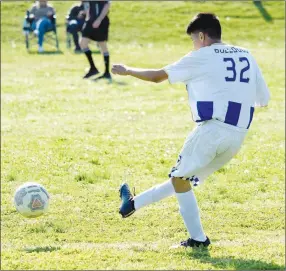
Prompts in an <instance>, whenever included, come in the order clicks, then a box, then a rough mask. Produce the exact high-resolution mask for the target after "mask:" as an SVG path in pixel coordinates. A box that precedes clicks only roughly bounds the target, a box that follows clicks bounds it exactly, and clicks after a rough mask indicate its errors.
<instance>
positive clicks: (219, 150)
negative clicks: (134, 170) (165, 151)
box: [169, 120, 247, 186]
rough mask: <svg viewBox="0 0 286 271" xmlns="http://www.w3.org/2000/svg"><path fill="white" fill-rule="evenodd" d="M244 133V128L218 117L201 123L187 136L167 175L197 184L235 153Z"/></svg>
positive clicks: (245, 131) (245, 130)
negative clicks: (174, 163)
mask: <svg viewBox="0 0 286 271" xmlns="http://www.w3.org/2000/svg"><path fill="white" fill-rule="evenodd" d="M246 133H247V129H243V128H238V127H235V126H231V125H229V124H225V123H223V122H220V121H218V120H209V121H205V122H202V123H200V124H199V125H198V126H197V127H196V128H195V129H194V130H193V131H192V132H191V134H190V135H189V136H188V137H187V139H186V141H185V143H184V146H183V148H182V150H181V153H180V155H179V158H178V161H177V164H176V166H175V167H173V168H172V170H171V173H170V174H169V177H178V178H182V179H183V180H190V181H191V182H192V184H193V185H194V186H197V185H198V184H200V183H202V182H203V181H204V180H205V179H206V178H207V177H208V176H209V175H211V174H212V173H213V172H215V171H217V170H218V169H220V168H221V167H222V166H224V165H225V164H226V163H227V162H229V161H230V160H231V159H232V158H233V157H234V156H235V155H236V154H237V152H238V151H239V149H240V147H241V145H242V143H243V141H244V138H245V136H246Z"/></svg>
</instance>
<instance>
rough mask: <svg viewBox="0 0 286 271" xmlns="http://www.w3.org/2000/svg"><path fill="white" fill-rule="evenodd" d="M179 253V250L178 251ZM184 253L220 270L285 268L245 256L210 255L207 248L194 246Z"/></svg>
mask: <svg viewBox="0 0 286 271" xmlns="http://www.w3.org/2000/svg"><path fill="white" fill-rule="evenodd" d="M178 253H179V252H178ZM182 253H186V254H187V256H188V257H190V258H192V259H197V260H199V261H200V262H202V263H206V264H211V265H212V266H213V267H214V268H215V269H222V270H229V269H235V270H285V266H282V265H277V264H275V263H267V262H264V261H260V260H251V259H245V258H234V257H231V256H229V257H227V256H226V257H212V256H211V255H210V253H209V250H208V249H207V248H196V249H192V250H190V251H187V252H181V253H179V254H182Z"/></svg>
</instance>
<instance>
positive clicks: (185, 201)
mask: <svg viewBox="0 0 286 271" xmlns="http://www.w3.org/2000/svg"><path fill="white" fill-rule="evenodd" d="M172 184H173V186H174V189H175V193H176V197H177V200H178V203H179V206H180V213H181V216H182V217H183V220H184V223H185V226H186V228H187V230H188V232H189V234H190V236H191V238H189V239H188V240H187V241H184V242H182V243H181V245H182V246H185V247H187V246H191V247H194V246H199V245H203V246H208V245H209V244H210V240H209V239H208V237H207V236H206V235H205V233H204V230H203V227H202V223H201V219H200V211H199V207H198V203H197V200H196V197H195V194H194V192H193V190H192V187H191V184H190V181H188V180H183V179H181V178H172Z"/></svg>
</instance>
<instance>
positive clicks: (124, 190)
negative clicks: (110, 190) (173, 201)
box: [119, 179, 175, 217]
mask: <svg viewBox="0 0 286 271" xmlns="http://www.w3.org/2000/svg"><path fill="white" fill-rule="evenodd" d="M174 194H175V190H174V187H173V184H172V181H171V179H170V180H168V181H166V182H164V183H162V184H159V185H156V186H153V187H151V188H150V189H148V190H146V191H144V192H143V193H141V194H139V195H138V196H135V197H134V196H133V195H132V193H131V191H130V189H129V186H128V185H127V184H126V183H125V184H123V185H122V186H121V187H120V196H121V199H122V204H121V207H120V208H119V213H120V214H121V215H122V217H128V216H130V215H131V214H133V213H134V212H135V211H138V210H139V209H141V208H143V207H145V206H147V205H149V204H151V203H154V202H157V201H160V200H162V199H164V198H167V197H170V196H172V195H174ZM124 195H127V196H124ZM123 196H124V197H123Z"/></svg>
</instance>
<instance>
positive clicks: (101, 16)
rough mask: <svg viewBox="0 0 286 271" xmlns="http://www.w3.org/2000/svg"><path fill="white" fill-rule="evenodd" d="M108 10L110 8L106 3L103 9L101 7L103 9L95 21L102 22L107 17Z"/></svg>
mask: <svg viewBox="0 0 286 271" xmlns="http://www.w3.org/2000/svg"><path fill="white" fill-rule="evenodd" d="M109 8H110V3H109V2H107V3H106V4H105V5H104V7H103V9H102V11H101V13H100V15H99V16H98V18H97V20H99V21H100V22H102V20H103V19H104V18H105V16H106V15H107V13H108V11H109Z"/></svg>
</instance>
